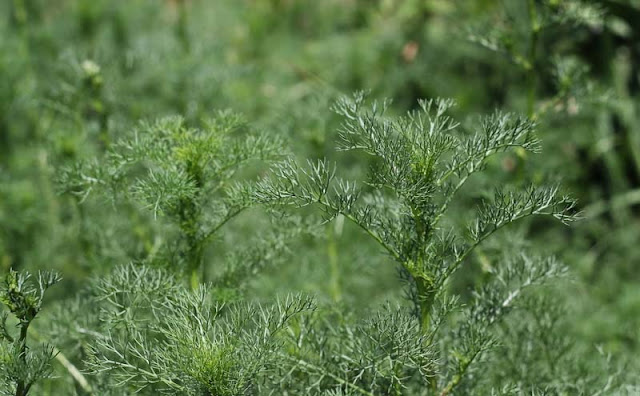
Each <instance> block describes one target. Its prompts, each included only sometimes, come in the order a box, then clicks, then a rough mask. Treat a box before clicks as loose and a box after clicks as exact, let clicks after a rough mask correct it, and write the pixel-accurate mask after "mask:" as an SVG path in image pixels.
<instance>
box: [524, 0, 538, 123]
mask: <svg viewBox="0 0 640 396" xmlns="http://www.w3.org/2000/svg"><path fill="white" fill-rule="evenodd" d="M527 5H528V12H529V26H530V29H531V40H530V43H529V54H528V58H527V68H526V69H527V80H528V82H529V89H528V97H527V116H528V117H529V118H530V119H534V118H535V116H536V114H535V99H536V87H537V76H536V50H537V46H538V37H539V34H540V24H539V22H538V12H537V9H536V2H535V0H529V1H528V3H527Z"/></svg>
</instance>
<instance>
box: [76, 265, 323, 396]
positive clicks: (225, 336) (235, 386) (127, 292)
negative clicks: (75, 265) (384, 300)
mask: <svg viewBox="0 0 640 396" xmlns="http://www.w3.org/2000/svg"><path fill="white" fill-rule="evenodd" d="M92 290H93V293H94V297H93V300H94V303H96V304H99V305H100V306H101V307H102V312H101V318H100V322H101V323H102V326H103V328H104V333H103V334H104V335H103V336H101V337H100V338H99V339H97V340H95V343H94V345H93V347H92V348H91V352H90V356H89V360H88V370H89V371H91V372H92V373H94V374H98V375H106V378H108V381H107V383H106V385H107V387H111V386H114V385H115V386H117V387H119V388H120V389H121V390H119V391H118V392H120V391H124V392H133V393H142V394H157V392H160V393H163V394H183V395H221V396H222V395H240V394H247V393H257V391H258V389H259V387H260V384H261V378H262V377H263V376H265V375H266V374H267V373H268V372H269V371H271V370H273V369H274V367H275V365H276V363H277V361H278V360H279V352H278V350H279V349H280V345H281V341H280V340H281V336H280V333H283V332H285V331H286V330H287V329H288V328H289V327H290V326H293V325H294V323H295V321H296V317H297V316H299V315H301V314H303V313H305V312H308V311H311V310H312V309H313V304H312V301H311V300H310V299H309V298H304V297H300V296H289V297H287V298H286V299H283V300H282V301H277V302H275V303H274V304H270V305H268V306H258V305H255V304H247V303H230V304H224V303H218V302H215V301H212V299H211V295H210V290H209V288H207V287H199V288H197V289H196V290H189V289H186V288H184V286H183V285H182V282H180V280H179V279H178V278H176V277H175V276H173V275H172V274H171V273H169V272H166V271H162V270H157V269H151V268H148V267H135V266H132V265H129V266H124V267H120V268H118V269H116V270H115V271H114V272H113V273H112V274H111V275H110V276H108V277H106V278H104V279H101V280H99V281H97V283H96V285H95V288H93V289H92Z"/></svg>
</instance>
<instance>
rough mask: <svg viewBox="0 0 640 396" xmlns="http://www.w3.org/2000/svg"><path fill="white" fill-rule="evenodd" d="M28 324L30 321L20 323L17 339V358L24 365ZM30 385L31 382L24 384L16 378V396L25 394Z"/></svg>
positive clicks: (24, 395)
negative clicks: (18, 347)
mask: <svg viewBox="0 0 640 396" xmlns="http://www.w3.org/2000/svg"><path fill="white" fill-rule="evenodd" d="M29 324H31V322H30V321H29V322H22V323H20V338H19V339H18V343H19V345H20V355H18V358H19V359H20V361H21V362H22V364H23V365H24V366H25V367H26V365H27V331H29ZM30 387H31V384H26V383H25V382H24V381H23V380H22V379H20V380H18V384H17V386H16V396H26V394H27V392H29V388H30Z"/></svg>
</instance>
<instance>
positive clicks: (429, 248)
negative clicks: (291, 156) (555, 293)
mask: <svg viewBox="0 0 640 396" xmlns="http://www.w3.org/2000/svg"><path fill="white" fill-rule="evenodd" d="M387 106H388V102H383V103H379V102H374V103H373V104H372V105H371V106H367V105H366V100H365V95H364V94H362V93H359V94H356V95H355V96H354V97H353V98H352V99H347V98H344V99H342V100H340V101H339V102H338V104H337V105H336V106H335V109H336V110H337V111H338V113H340V114H341V115H342V116H343V119H344V123H343V125H342V127H341V129H340V133H341V139H342V140H341V145H340V149H342V150H346V151H352V150H361V151H364V152H366V153H367V154H370V155H371V156H373V157H374V158H375V160H374V161H373V168H372V171H371V173H370V177H369V178H368V179H367V181H366V186H367V187H366V188H365V189H364V190H365V191H363V190H361V189H358V188H357V187H356V185H355V184H354V183H353V182H348V181H343V180H340V179H337V178H336V177H335V174H336V170H335V169H334V168H332V167H331V165H329V164H328V163H327V162H326V161H319V162H317V163H312V162H310V163H309V166H308V167H307V168H302V169H300V168H298V166H297V165H296V164H295V163H294V162H292V161H288V162H285V163H282V164H279V165H277V166H276V167H275V168H274V177H272V178H268V179H265V180H263V181H262V182H261V184H260V186H259V187H258V189H257V197H258V199H260V200H261V201H262V202H263V203H265V204H268V205H293V206H295V207H305V206H311V205H316V206H319V207H320V209H321V210H322V211H323V212H324V214H325V216H326V219H327V220H330V219H333V218H336V217H338V216H344V217H345V218H346V219H348V220H350V221H351V222H353V223H355V224H356V225H357V226H358V227H360V228H361V229H362V230H363V231H364V232H365V233H366V234H367V235H368V236H369V237H371V238H372V239H373V240H374V241H375V242H376V243H377V244H378V246H379V247H380V248H381V249H382V250H383V251H384V252H385V253H386V254H387V255H388V256H389V257H390V258H391V260H392V261H393V262H395V263H396V264H398V265H399V267H400V270H401V273H402V274H403V276H404V278H405V279H406V281H407V283H408V289H407V294H408V296H409V297H410V299H411V301H412V302H413V304H414V307H415V309H414V310H413V313H414V315H415V316H414V317H415V318H416V319H415V320H416V321H415V322H414V321H413V319H410V318H409V317H407V318H406V319H405V318H404V317H403V318H394V315H396V314H394V313H392V312H391V313H390V314H389V315H390V316H389V315H386V316H381V317H378V319H377V320H375V321H374V323H370V324H368V325H365V327H372V328H374V329H378V331H379V332H380V333H379V334H378V335H377V336H376V335H374V334H371V333H369V332H368V331H365V330H364V328H360V330H353V331H349V330H346V331H347V333H348V334H353V336H354V337H355V336H356V335H357V334H361V337H364V340H367V339H372V340H377V339H378V337H381V336H383V335H384V336H387V332H390V333H389V334H388V335H389V336H390V335H392V334H395V337H397V338H395V339H391V340H389V342H391V344H390V345H404V346H406V345H409V344H405V343H410V345H415V346H416V348H418V349H416V350H412V349H401V350H393V349H392V350H389V349H386V347H384V345H385V344H384V342H382V341H380V342H381V344H380V345H368V344H366V343H365V344H362V342H363V340H362V339H357V338H356V339H354V340H353V341H346V340H349V338H350V337H347V336H345V335H344V334H340V335H336V339H338V340H340V343H339V344H337V345H339V346H338V348H339V350H344V349H346V350H351V351H352V353H351V354H348V355H347V356H344V355H343V356H344V359H346V360H345V361H344V362H343V363H338V362H332V363H331V364H329V367H330V368H328V369H327V365H328V364H327V363H328V362H323V363H316V364H312V363H302V367H303V368H302V369H301V370H303V371H305V368H306V369H308V370H307V371H308V372H311V373H313V372H314V370H315V374H316V375H319V376H320V379H318V381H319V382H318V383H317V384H322V382H323V380H330V379H332V378H333V379H335V380H338V379H340V378H342V381H339V382H340V383H342V384H343V385H345V386H344V387H340V389H343V390H349V391H354V392H355V393H362V394H375V393H377V392H383V393H385V394H387V393H391V394H401V393H403V392H404V390H403V389H417V388H412V387H413V386H417V385H416V383H412V382H411V380H412V379H415V378H418V384H419V383H423V384H424V383H426V384H428V385H429V388H430V389H431V390H432V391H433V392H434V394H441V395H445V394H449V393H451V392H452V391H453V390H454V389H455V388H457V387H458V386H459V385H460V384H461V383H462V382H463V380H464V379H465V378H467V377H468V376H469V371H470V370H471V367H472V365H473V364H474V363H475V361H476V360H482V359H483V355H484V354H486V352H487V351H489V350H491V349H493V348H494V347H495V346H496V345H497V342H498V340H497V339H496V338H494V336H493V334H492V331H491V330H490V329H491V325H492V324H493V323H494V322H498V321H500V320H501V319H502V318H503V316H504V315H505V314H506V313H507V312H508V311H510V310H511V309H512V306H513V305H514V304H515V300H516V299H519V298H520V295H521V294H523V291H522V290H523V289H526V288H528V287H529V286H533V285H536V284H538V283H544V282H545V281H546V280H547V279H549V278H553V277H556V276H557V275H560V274H562V273H563V272H564V270H563V267H562V266H560V265H559V264H558V263H557V262H556V261H555V260H540V259H531V258H528V257H526V256H523V257H521V258H520V259H518V260H511V259H509V260H504V259H503V260H502V261H504V262H503V263H497V264H495V265H496V268H494V269H491V270H490V272H492V273H494V275H493V277H494V278H495V281H493V282H490V283H489V286H487V287H486V288H481V289H480V290H479V291H478V292H477V294H476V295H475V297H474V298H473V301H474V302H473V303H472V304H470V305H469V306H468V307H467V308H465V309H464V310H463V312H464V314H463V315H462V316H461V317H462V318H464V319H459V318H458V320H459V321H458V320H455V321H454V322H453V324H451V323H447V319H446V318H447V316H448V315H449V314H450V313H451V311H452V310H453V309H454V307H456V306H457V304H456V302H455V301H456V299H455V297H454V299H453V300H452V297H450V296H449V295H450V294H451V288H450V283H451V279H452V278H453V277H454V275H455V274H456V272H457V271H458V270H459V269H460V268H461V267H462V266H463V264H465V263H466V262H468V261H469V260H470V257H471V254H472V253H473V252H474V251H476V250H477V249H478V247H479V246H480V245H481V244H483V242H485V240H487V239H488V238H489V237H490V236H492V235H494V234H496V233H498V231H500V230H501V229H502V228H504V227H506V226H508V225H510V224H512V223H515V222H517V221H520V220H521V219H525V218H528V217H532V216H549V217H552V218H555V219H558V220H560V221H561V222H563V223H565V224H568V223H570V222H571V221H573V220H574V219H575V218H576V215H575V213H574V209H573V208H574V205H575V203H574V201H573V200H572V199H570V198H568V197H566V196H562V195H559V193H558V188H557V187H533V186H532V187H528V188H524V189H522V190H513V189H509V188H504V187H502V188H497V189H496V192H495V194H494V197H493V199H489V200H484V202H483V203H482V204H481V205H480V206H479V208H478V211H477V215H476V217H475V220H473V221H471V222H470V224H469V225H468V227H467V228H466V229H464V230H459V229H458V228H457V227H455V226H454V225H453V224H455V223H446V222H445V221H447V219H448V218H449V217H450V212H451V207H452V204H453V202H454V198H455V197H456V196H457V194H458V193H459V192H460V191H461V189H463V188H464V186H465V184H466V183H467V182H468V181H469V178H470V177H471V176H472V175H473V174H475V173H477V172H479V171H482V170H483V169H484V168H486V166H487V165H488V163H489V162H490V161H491V157H492V156H494V155H497V154H499V153H502V152H505V151H508V150H511V149H514V148H522V149H526V150H529V151H534V152H536V151H538V142H537V140H536V138H535V137H534V134H533V129H534V124H533V123H532V122H531V121H529V120H527V119H525V118H519V117H515V116H512V115H503V114H498V113H497V114H494V115H492V116H489V117H486V118H484V119H482V120H480V121H476V122H474V123H473V124H471V125H472V127H471V128H473V129H472V131H471V132H468V131H466V130H465V129H466V128H462V127H461V126H460V125H459V124H458V123H457V122H456V121H454V120H453V119H452V118H450V117H449V116H448V115H447V111H448V110H449V109H450V107H451V106H453V102H452V101H448V100H433V101H421V102H420V109H419V110H416V111H412V112H409V113H408V114H407V115H405V116H400V117H390V116H388V115H387V114H386V111H387ZM465 239H466V240H465ZM454 296H455V294H454ZM523 298H524V297H523ZM390 323H393V324H394V325H399V326H401V327H400V328H398V329H396V330H394V331H391V329H390V328H389V325H390ZM448 326H453V327H451V328H449V327H448ZM441 327H444V328H445V330H443V329H441ZM314 331H317V330H314ZM336 331H341V330H336ZM314 334H316V333H314ZM320 334H322V333H320ZM320 337H324V336H322V335H321V336H320ZM307 339H308V338H307ZM436 340H437V341H436ZM342 342H347V345H350V344H349V342H355V344H354V345H352V346H345V345H344V344H342ZM445 345H448V347H445ZM378 347H381V348H383V351H382V352H381V353H374V352H373V351H372V350H371V349H372V348H374V349H375V348H378ZM367 348H369V349H367ZM393 348H397V346H395V347H393ZM440 348H444V349H440ZM447 348H451V349H450V350H448V349H447ZM302 349H303V350H304V348H302ZM300 353H301V354H302V352H300ZM316 353H319V351H316ZM335 353H338V350H336V351H335ZM405 353H406V355H403V354H405ZM398 354H399V355H398ZM348 356H351V359H354V360H350V359H349V358H348ZM365 356H371V359H372V360H371V362H370V363H369V364H367V363H366V361H363V358H362V357H365ZM430 356H431V357H430ZM357 357H360V358H357ZM326 358H328V359H330V361H333V358H331V355H330V354H329V355H328V356H326ZM316 359H317V358H316ZM377 359H382V360H383V361H384V362H383V361H377ZM385 359H390V360H388V361H387V360H385ZM393 359H398V361H397V362H395V361H394V360H393ZM438 359H442V361H444V362H446V365H445V367H444V368H443V367H437V366H438V364H437V363H436V362H437V361H438ZM338 360H341V359H338ZM349 362H351V363H349ZM355 362H359V363H358V364H359V365H357V364H356V363H355ZM419 362H421V363H419ZM336 364H337V366H336ZM343 364H346V365H347V366H349V365H351V364H356V366H355V367H346V366H343ZM381 365H382V366H384V367H388V370H391V371H389V372H383V371H379V370H381ZM314 367H315V368H314ZM323 367H324V369H323ZM357 367H360V368H359V369H357ZM325 369H326V371H323V370H325ZM406 370H409V371H406ZM354 371H355V372H356V373H359V374H358V376H356V377H354V378H350V379H345V378H344V376H342V377H341V375H340V374H338V373H339V372H344V373H347V376H346V377H347V378H349V376H350V374H348V373H351V372H354ZM327 373H330V374H327ZM401 373H402V374H401ZM380 381H382V382H380ZM312 383H313V382H312ZM357 384H362V385H357ZM318 386H320V385H318ZM312 388H313V387H312Z"/></svg>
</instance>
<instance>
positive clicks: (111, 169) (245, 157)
mask: <svg viewBox="0 0 640 396" xmlns="http://www.w3.org/2000/svg"><path fill="white" fill-rule="evenodd" d="M243 125H244V122H243V121H242V119H241V118H240V117H239V116H238V115H236V114H233V113H231V112H219V113H218V114H217V115H216V116H215V117H213V118H211V119H209V120H206V121H205V128H204V129H195V128H189V127H187V126H186V125H185V124H184V122H183V120H182V119H181V118H179V117H172V118H164V119H161V120H159V121H156V122H153V123H150V124H143V125H142V127H141V128H139V129H137V130H136V131H135V132H134V133H133V136H131V137H128V138H124V139H122V140H120V141H118V142H115V143H114V144H113V147H111V148H110V149H109V150H108V151H107V153H106V154H105V157H104V160H102V161H92V162H85V163H80V164H77V165H75V166H73V167H70V168H67V169H66V170H65V172H64V173H63V174H62V175H61V177H60V184H61V186H62V189H63V191H66V192H68V193H71V194H73V195H75V196H77V197H78V202H79V203H80V204H81V203H82V201H84V200H85V199H86V197H87V196H88V195H89V194H90V193H91V192H92V191H94V190H99V191H102V192H103V193H105V194H106V196H107V197H108V198H109V199H110V200H111V201H112V202H119V201H122V200H124V202H127V201H133V202H138V203H141V204H142V207H144V208H146V209H149V210H151V212H152V213H153V216H154V218H155V217H158V216H162V217H165V218H167V219H168V220H169V222H170V224H171V225H172V226H173V227H174V228H175V229H177V230H178V233H177V235H176V237H175V240H174V241H173V242H172V241H166V242H165V243H164V244H165V245H166V246H167V247H168V249H167V250H166V251H163V252H160V253H164V254H165V255H167V256H166V257H165V258H166V260H167V261H171V265H179V266H180V271H182V272H183V273H185V274H187V276H189V277H190V279H191V285H192V287H193V288H194V289H195V288H196V287H197V286H198V285H199V284H200V282H201V281H202V279H203V276H204V249H205V247H206V246H207V244H208V243H209V242H210V241H211V240H212V238H214V237H215V236H216V235H217V233H218V231H219V230H220V229H221V228H222V227H223V226H224V225H225V224H226V223H227V222H229V221H230V220H231V219H233V218H234V217H236V216H237V215H239V214H240V213H241V212H243V211H244V210H245V209H247V208H248V207H250V206H251V205H252V201H251V192H250V186H249V185H248V184H246V183H244V184H241V183H234V181H233V178H234V176H235V175H236V173H237V172H238V171H239V170H241V168H242V167H243V166H246V165H247V163H250V162H251V161H256V160H262V161H270V160H274V159H277V158H279V157H280V155H281V154H280V153H279V151H280V146H281V144H280V142H279V140H278V139H268V138H266V137H264V136H263V135H257V134H247V135H244V136H242V137H237V138H236V137H234V136H233V135H234V133H237V132H238V130H239V129H241V128H242V127H243ZM156 253H157V252H154V251H152V252H150V255H149V257H147V258H146V259H147V260H154V257H153V255H154V254H156Z"/></svg>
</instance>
